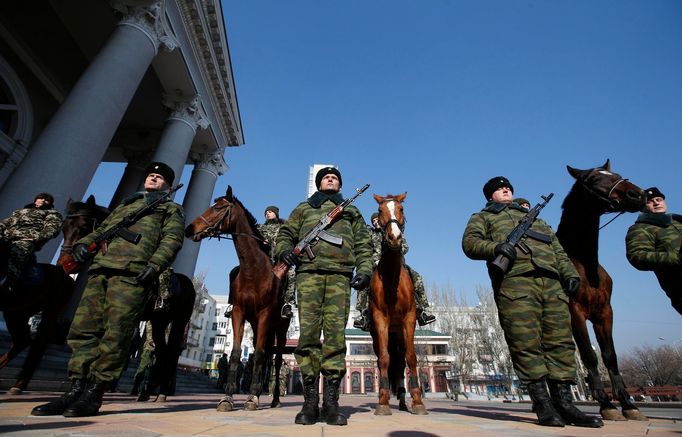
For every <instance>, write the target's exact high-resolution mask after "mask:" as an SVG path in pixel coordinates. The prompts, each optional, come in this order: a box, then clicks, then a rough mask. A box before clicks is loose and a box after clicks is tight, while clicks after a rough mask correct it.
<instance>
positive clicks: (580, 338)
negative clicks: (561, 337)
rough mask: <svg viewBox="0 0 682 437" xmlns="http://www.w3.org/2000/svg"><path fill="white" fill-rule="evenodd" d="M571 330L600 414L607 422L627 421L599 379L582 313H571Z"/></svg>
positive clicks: (597, 363) (595, 355) (595, 357)
mask: <svg viewBox="0 0 682 437" xmlns="http://www.w3.org/2000/svg"><path fill="white" fill-rule="evenodd" d="M571 329H572V330H573V338H574V339H575V342H576V344H577V345H578V350H579V351H580V359H581V360H582V362H583V364H584V365H585V368H586V369H587V384H588V386H589V387H590V393H591V394H592V398H593V399H594V400H595V401H597V402H598V403H599V413H600V414H601V415H602V417H603V418H604V419H605V420H625V417H623V416H622V415H621V414H620V413H619V412H618V410H617V409H616V407H615V406H614V405H613V404H612V403H611V402H610V401H609V397H608V395H607V394H606V392H605V391H604V384H603V383H602V381H601V378H600V377H599V370H598V365H599V361H598V360H597V354H596V353H595V352H594V350H592V344H591V343H590V335H589V333H588V332H587V322H586V320H585V316H584V315H583V314H582V313H581V312H579V311H571Z"/></svg>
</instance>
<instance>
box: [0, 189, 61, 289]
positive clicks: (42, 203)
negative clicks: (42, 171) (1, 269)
mask: <svg viewBox="0 0 682 437" xmlns="http://www.w3.org/2000/svg"><path fill="white" fill-rule="evenodd" d="M63 220H64V219H63V218H62V215H61V214H59V212H57V210H56V209H54V198H53V197H52V195H51V194H50V193H39V194H37V195H36V196H35V198H34V199H33V203H29V204H28V205H26V206H24V207H23V208H21V209H18V210H16V211H14V212H13V213H12V214H11V215H10V216H9V217H7V218H6V219H4V220H2V221H0V240H1V241H2V242H3V243H5V244H7V245H8V246H9V257H8V262H7V275H6V276H5V277H3V278H0V288H4V289H5V290H7V292H8V293H11V292H12V288H13V287H14V285H15V284H16V283H17V281H18V280H19V278H20V277H21V274H22V272H23V271H24V268H25V267H26V266H27V265H28V263H29V262H30V261H31V258H32V257H33V254H34V253H35V252H37V251H39V250H40V249H41V248H42V247H43V246H44V245H45V243H47V242H48V241H49V240H51V239H53V238H54V237H56V236H57V235H59V231H60V230H61V228H62V221H63Z"/></svg>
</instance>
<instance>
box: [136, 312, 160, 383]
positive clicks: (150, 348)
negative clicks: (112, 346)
mask: <svg viewBox="0 0 682 437" xmlns="http://www.w3.org/2000/svg"><path fill="white" fill-rule="evenodd" d="M144 337H145V339H144V344H143V345H142V353H141V354H140V363H139V364H138V366H137V370H136V371H135V376H134V377H133V389H139V388H140V385H141V384H142V382H143V381H144V379H145V376H147V377H148V375H149V369H150V368H151V366H153V365H154V360H155V354H154V339H153V338H152V325H151V323H150V322H146V323H145V329H144Z"/></svg>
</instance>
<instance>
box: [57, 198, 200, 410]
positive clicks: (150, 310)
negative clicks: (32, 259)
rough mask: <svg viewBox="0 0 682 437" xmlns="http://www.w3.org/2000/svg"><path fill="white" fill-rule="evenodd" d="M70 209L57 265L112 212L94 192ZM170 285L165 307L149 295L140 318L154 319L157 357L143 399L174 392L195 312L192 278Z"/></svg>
mask: <svg viewBox="0 0 682 437" xmlns="http://www.w3.org/2000/svg"><path fill="white" fill-rule="evenodd" d="M67 211H68V213H67V215H66V219H65V220H64V224H63V225H62V231H63V233H64V244H63V245H62V252H61V254H60V257H59V259H58V260H57V265H61V264H62V263H63V262H64V260H65V259H66V257H67V255H70V254H71V250H72V248H73V244H74V243H75V242H76V241H78V240H79V239H80V238H82V237H83V236H85V235H87V234H89V233H90V232H92V231H93V229H94V228H96V227H97V226H98V225H99V224H100V223H101V222H102V221H103V220H104V219H105V218H106V217H107V216H108V215H109V210H108V209H106V208H104V207H98V206H97V205H95V204H94V198H93V197H92V196H90V198H89V199H88V201H87V202H86V203H83V202H71V200H69V202H68V204H67ZM86 267H87V266H83V267H81V272H85V271H87V270H86ZM170 288H171V296H170V299H169V301H168V305H167V306H166V308H165V309H163V310H159V311H154V303H155V299H150V300H149V301H148V302H147V305H146V306H145V310H144V312H143V314H142V317H141V320H149V321H150V322H151V325H152V337H153V339H154V353H155V356H156V360H155V363H154V366H152V369H151V372H150V376H149V381H148V383H147V384H145V386H144V387H143V389H142V391H141V392H140V395H139V397H138V400H140V401H144V400H147V399H149V397H150V396H151V395H154V394H158V397H157V400H158V401H164V400H165V399H166V397H167V396H169V395H172V394H174V393H175V373H176V369H177V365H178V359H179V357H180V353H182V350H183V349H184V348H185V340H186V332H187V324H188V323H189V319H190V318H191V316H192V310H193V308H194V299H195V296H196V292H195V290H194V284H192V281H191V280H190V279H189V278H188V277H187V276H185V275H182V274H179V273H173V275H172V276H171V279H170ZM169 325H170V328H169Z"/></svg>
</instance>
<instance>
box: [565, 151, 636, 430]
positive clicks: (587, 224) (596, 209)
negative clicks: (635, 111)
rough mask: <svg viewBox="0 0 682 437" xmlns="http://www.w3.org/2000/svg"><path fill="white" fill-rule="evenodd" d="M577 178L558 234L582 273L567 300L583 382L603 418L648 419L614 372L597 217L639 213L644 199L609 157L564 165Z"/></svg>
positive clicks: (607, 284)
mask: <svg viewBox="0 0 682 437" xmlns="http://www.w3.org/2000/svg"><path fill="white" fill-rule="evenodd" d="M567 168H568V172H569V173H570V174H571V176H573V177H574V178H575V179H576V182H575V184H574V185H573V188H572V189H571V191H570V192H569V193H568V195H567V196H566V199H565V200H564V203H563V205H562V208H563V213H562V215H561V222H560V223H559V227H558V229H557V233H556V235H557V237H558V238H559V241H560V242H561V245H562V246H563V247H564V249H565V250H566V253H567V254H568V256H569V257H570V258H571V261H573V264H575V268H576V270H578V273H579V274H580V279H581V282H580V289H579V291H578V292H577V293H576V295H575V296H572V297H571V299H570V303H569V309H570V311H571V325H572V329H573V337H574V338H575V341H576V343H577V345H578V350H579V351H580V357H581V359H582V361H583V363H584V364H585V367H586V368H587V372H588V376H587V382H588V384H589V386H590V391H591V393H592V397H593V398H594V399H595V400H596V401H597V402H599V410H600V413H601V415H602V417H604V419H607V420H625V418H628V419H634V420H646V417H644V415H642V413H640V411H639V410H638V409H637V407H635V406H634V404H632V402H630V396H629V395H628V392H627V390H626V389H625V383H624V382H623V377H622V376H621V375H620V372H619V371H618V358H617V356H616V350H615V347H614V345H613V335H612V328H613V310H612V308H611V292H612V286H613V282H612V281H611V277H610V276H609V274H608V273H607V272H606V270H604V268H603V267H602V266H601V265H600V264H599V260H598V256H597V255H598V254H597V250H598V243H599V218H600V217H601V215H602V214H604V213H607V212H619V213H622V212H637V211H640V210H641V209H642V207H643V206H644V204H645V202H646V198H645V195H644V193H643V192H642V190H641V189H640V188H639V187H637V186H636V185H634V184H632V183H630V182H628V180H627V179H624V178H622V177H621V176H620V175H619V174H617V173H613V172H611V166H610V163H609V160H607V161H606V163H605V164H604V165H603V166H601V167H596V168H591V169H589V170H578V169H575V168H572V167H569V166H567ZM587 320H589V321H590V322H592V327H593V328H594V333H595V336H596V337H597V342H598V343H599V348H600V349H601V355H602V359H603V361H604V365H605V366H606V368H607V369H608V371H609V377H610V378H611V385H612V388H613V394H614V397H615V398H617V399H618V400H619V401H620V405H621V407H622V409H623V415H624V416H625V417H623V415H621V414H620V413H619V412H618V410H617V409H616V407H615V406H614V405H613V404H612V403H611V402H609V398H608V396H607V394H606V392H604V387H603V384H602V381H601V378H600V377H599V372H598V370H597V364H598V363H597V356H596V354H595V353H594V351H593V350H592V345H591V343H590V337H589V334H588V332H587Z"/></svg>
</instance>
